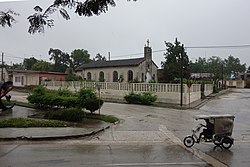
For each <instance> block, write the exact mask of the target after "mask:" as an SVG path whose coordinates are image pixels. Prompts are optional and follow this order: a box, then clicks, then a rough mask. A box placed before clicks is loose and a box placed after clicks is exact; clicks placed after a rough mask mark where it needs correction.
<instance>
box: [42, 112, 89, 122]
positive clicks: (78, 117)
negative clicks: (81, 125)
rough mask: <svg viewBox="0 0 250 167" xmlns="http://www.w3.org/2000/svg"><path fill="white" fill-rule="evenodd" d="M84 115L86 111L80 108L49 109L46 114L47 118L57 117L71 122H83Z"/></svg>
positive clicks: (56, 118)
mask: <svg viewBox="0 0 250 167" xmlns="http://www.w3.org/2000/svg"><path fill="white" fill-rule="evenodd" d="M84 117H85V113H84V111H82V110H79V109H66V110H63V109H59V110H55V111H49V112H47V113H46V114H45V116H44V118H46V119H55V120H61V121H69V122H81V121H82V120H83V119H84Z"/></svg>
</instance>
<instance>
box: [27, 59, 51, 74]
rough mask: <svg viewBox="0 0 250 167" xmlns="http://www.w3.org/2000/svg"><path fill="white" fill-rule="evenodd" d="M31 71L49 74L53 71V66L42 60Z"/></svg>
mask: <svg viewBox="0 0 250 167" xmlns="http://www.w3.org/2000/svg"><path fill="white" fill-rule="evenodd" d="M31 69H32V70H35V71H46V72H48V71H50V70H51V64H50V63H49V62H46V61H43V60H40V61H37V62H36V63H35V64H33V65H32V67H31Z"/></svg>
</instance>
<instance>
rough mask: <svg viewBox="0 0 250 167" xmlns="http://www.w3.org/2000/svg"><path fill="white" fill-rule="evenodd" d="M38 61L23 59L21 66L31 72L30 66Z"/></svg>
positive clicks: (32, 58)
mask: <svg viewBox="0 0 250 167" xmlns="http://www.w3.org/2000/svg"><path fill="white" fill-rule="evenodd" d="M37 61H38V60H37V59H36V58H34V57H31V58H25V59H24V60H23V65H24V68H25V69H26V70H31V69H32V66H33V65H34V64H35V63H36V62H37Z"/></svg>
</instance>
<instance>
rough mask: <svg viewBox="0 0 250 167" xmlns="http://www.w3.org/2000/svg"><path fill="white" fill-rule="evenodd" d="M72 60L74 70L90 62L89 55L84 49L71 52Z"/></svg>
mask: <svg viewBox="0 0 250 167" xmlns="http://www.w3.org/2000/svg"><path fill="white" fill-rule="evenodd" d="M70 57H71V58H72V65H71V67H72V68H76V67H79V66H80V65H82V64H86V63H89V62H91V59H90V54H89V53H88V51H87V50H84V49H75V50H73V51H72V52H71V56H70Z"/></svg>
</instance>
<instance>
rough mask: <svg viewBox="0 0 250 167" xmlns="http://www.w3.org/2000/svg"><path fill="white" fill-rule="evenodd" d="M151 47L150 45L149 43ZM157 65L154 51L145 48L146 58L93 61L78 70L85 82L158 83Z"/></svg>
mask: <svg viewBox="0 0 250 167" xmlns="http://www.w3.org/2000/svg"><path fill="white" fill-rule="evenodd" d="M148 45H149V43H148ZM157 69H158V67H157V65H156V64H155V63H154V62H153V60H152V49H151V47H149V46H145V47H144V57H141V58H135V59H120V60H108V61H104V60H102V61H92V62H90V63H88V64H83V65H81V66H79V67H78V68H76V70H75V71H76V74H77V75H79V76H81V77H82V78H84V79H85V80H95V81H101V82H104V81H105V82H133V81H139V82H149V81H151V80H155V81H157Z"/></svg>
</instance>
